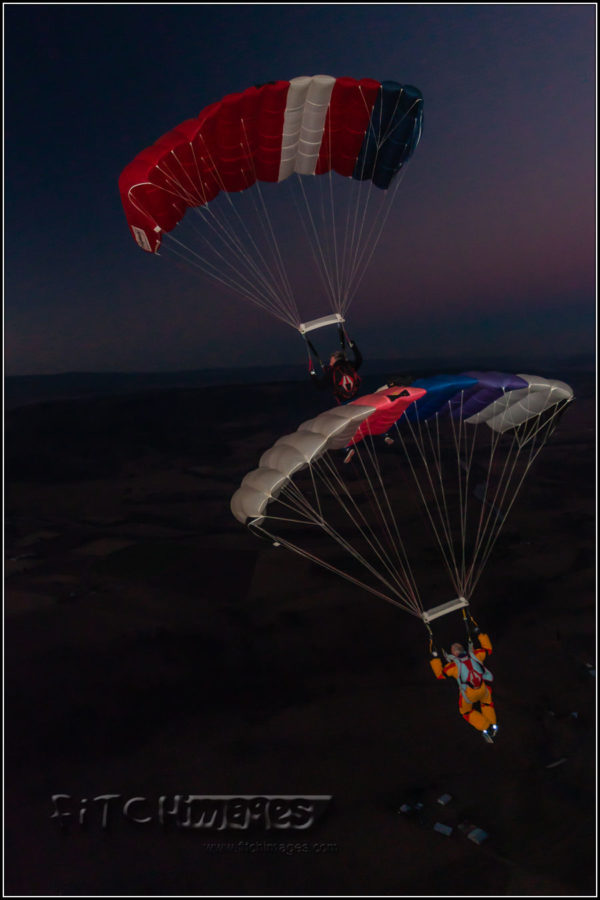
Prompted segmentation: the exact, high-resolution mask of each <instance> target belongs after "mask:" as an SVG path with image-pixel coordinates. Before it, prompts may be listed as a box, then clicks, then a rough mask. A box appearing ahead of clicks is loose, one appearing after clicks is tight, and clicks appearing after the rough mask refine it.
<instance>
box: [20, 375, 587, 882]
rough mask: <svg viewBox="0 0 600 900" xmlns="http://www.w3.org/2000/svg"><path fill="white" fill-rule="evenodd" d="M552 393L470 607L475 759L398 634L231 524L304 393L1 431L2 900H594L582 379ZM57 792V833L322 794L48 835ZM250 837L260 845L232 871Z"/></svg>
mask: <svg viewBox="0 0 600 900" xmlns="http://www.w3.org/2000/svg"><path fill="white" fill-rule="evenodd" d="M558 377H561V376H560V375H559V376H558ZM567 380H569V381H570V382H571V383H572V384H573V386H574V388H575V390H576V396H577V401H576V403H574V404H572V406H571V407H570V408H569V410H568V411H567V413H566V414H565V415H564V417H563V419H562V421H561V423H560V426H559V429H558V431H557V432H556V434H555V436H554V438H553V439H552V441H551V444H550V445H549V446H548V447H547V448H546V451H545V454H544V458H543V461H542V459H541V458H540V464H539V467H537V468H536V470H535V471H534V473H532V476H531V479H530V481H529V485H528V487H527V489H526V490H525V491H524V493H523V495H522V496H521V498H520V502H519V503H518V504H517V506H516V507H515V509H514V510H513V512H512V515H511V519H510V522H509V523H508V524H507V526H506V531H505V533H504V535H503V538H502V540H501V541H500V542H499V544H498V546H497V548H496V551H497V552H496V553H495V554H494V555H493V557H492V559H491V560H490V563H489V565H488V567H487V570H486V574H485V575H484V577H483V579H482V581H481V583H480V585H479V588H478V598H477V601H476V604H475V601H474V611H476V613H477V615H476V618H477V619H478V621H479V622H480V624H481V625H482V626H484V627H485V628H486V630H489V632H490V634H491V636H492V640H493V642H494V650H495V652H494V655H493V657H492V661H491V663H492V662H493V666H492V665H491V663H490V665H491V667H492V668H493V671H494V674H495V677H496V690H495V699H496V704H497V709H498V713H499V721H500V723H501V726H502V730H501V733H500V736H499V738H498V740H497V742H496V744H494V745H493V746H489V745H487V744H485V743H484V742H483V741H481V739H480V738H479V736H478V735H477V734H476V733H475V732H474V731H473V730H472V729H471V728H470V727H469V726H468V725H466V724H465V723H464V722H463V721H462V720H461V719H460V717H459V716H458V715H457V712H456V689H455V688H454V686H452V685H446V684H441V683H437V682H435V680H434V679H433V677H432V675H431V672H430V670H429V665H428V661H427V660H428V656H427V642H426V640H425V632H424V629H423V628H422V626H421V625H420V624H419V622H418V620H417V619H415V618H413V617H411V616H410V615H406V614H404V613H402V612H400V611H398V610H396V609H394V608H393V607H391V606H388V605H387V604H385V603H383V602H381V601H378V600H377V599H375V598H373V597H371V596H369V595H367V594H364V593H362V592H361V591H360V590H359V589H358V588H354V587H353V586H351V585H348V584H347V583H345V582H342V581H341V580H337V579H336V578H335V576H333V575H329V574H328V573H327V572H325V571H323V570H321V569H318V568H316V567H315V566H311V565H310V564H309V563H307V562H305V561H303V560H302V559H300V558H297V557H293V556H290V555H287V554H285V553H283V552H282V551H281V550H279V551H278V550H275V549H274V548H272V547H271V546H270V544H267V543H263V542H261V541H259V540H257V539H256V538H254V537H253V536H251V535H250V534H249V533H248V532H247V531H246V530H245V529H244V528H243V527H242V526H241V525H240V524H239V523H238V522H237V521H236V520H235V519H234V518H233V517H232V515H231V513H230V510H229V498H230V496H231V495H232V493H233V492H234V491H235V489H236V488H237V486H238V485H239V482H240V480H241V478H242V477H243V475H244V474H245V473H246V472H247V471H249V470H250V469H251V468H254V467H255V466H256V465H257V462H258V458H259V456H260V453H261V452H262V451H263V450H264V449H266V448H267V447H268V446H270V444H271V443H272V442H273V440H274V439H275V438H276V437H278V436H279V435H281V434H284V433H286V432H287V431H292V430H294V429H295V428H296V427H297V425H298V424H299V423H300V422H301V421H303V420H304V419H306V418H310V417H312V416H314V415H316V412H317V411H318V409H315V396H314V394H313V393H312V392H311V391H310V390H308V389H307V386H306V385H304V384H290V385H283V384H271V385H262V386H260V385H251V386H245V387H243V388H240V389H237V388H235V387H232V386H227V387H208V388H204V389H191V388H189V389H184V388H182V389H178V390H175V389H173V390H148V391H146V392H143V393H133V394H128V395H121V396H113V397H110V396H103V397H96V398H87V399H79V400H70V401H62V402H54V403H43V404H37V405H32V406H28V407H22V408H17V409H13V410H12V411H10V412H9V413H8V414H7V417H6V420H5V456H6V490H5V503H6V510H5V522H6V526H5V530H6V536H5V551H6V564H5V574H6V588H5V613H6V619H5V623H6V637H5V652H6V667H5V684H6V689H5V701H6V714H5V725H6V733H5V797H6V799H5V826H6V846H5V849H6V863H5V891H6V893H8V894H33V895H41V894H71V895H85V894H117V895H119V894H125V895H128V894H141V895H150V894H154V895H165V894H174V895H178V894H179V895H181V894H192V895H210V894H217V895H223V894H234V895H236V894H242V895H248V894H254V895H256V894H272V895H290V894H316V895H323V894H341V895H344V894H346V895H347V894H369V895H377V894H383V895H411V894H412V895H461V894H469V895H476V896H496V895H509V894H510V895H540V896H541V895H557V894H558V895H565V894H576V895H583V894H589V895H593V894H594V893H595V871H596V865H595V863H596V825H595V822H596V753H595V750H596V712H595V710H596V702H595V701H596V681H595V676H593V675H591V674H590V665H592V666H594V667H595V653H596V650H595V481H594V478H595V474H594V472H595V468H594V462H595V421H594V409H595V402H594V379H593V376H592V375H581V376H578V377H575V376H573V377H572V378H570V379H567ZM328 405H329V403H328V402H324V403H323V404H322V405H321V408H326V407H327V406H328ZM475 606H476V610H475ZM586 664H587V666H586ZM572 713H576V715H572ZM561 760H562V762H560V764H558V765H555V766H552V765H551V764H552V763H558V762H559V761H561ZM57 793H64V794H70V795H71V796H72V797H73V798H74V804H75V806H74V809H75V813H76V814H77V811H78V809H79V805H80V800H81V799H82V798H92V797H95V796H98V795H101V794H106V793H115V794H120V795H122V797H123V799H126V798H130V797H135V796H141V797H145V798H148V804H147V805H146V807H145V808H146V809H147V810H151V812H152V814H153V815H154V813H155V810H156V806H157V802H158V797H159V796H160V795H169V796H171V795H174V794H177V793H179V794H193V793H195V794H205V795H206V794H212V795H217V794H236V793H240V794H246V795H247V794H262V793H265V794H285V795H290V794H294V795H305V794H309V795H315V794H317V795H321V794H326V795H329V794H330V795H332V796H333V800H332V803H331V805H330V806H329V807H328V809H327V810H326V811H325V813H324V815H323V817H322V818H321V820H320V821H319V822H318V823H317V824H316V825H315V826H314V827H313V828H312V829H311V830H309V831H306V832H293V833H292V832H278V833H276V834H274V833H273V832H272V831H270V832H265V831H259V832H256V833H254V834H253V835H252V836H251V837H249V836H248V833H247V832H227V831H226V832H221V833H215V832H203V831H200V830H190V829H187V830H186V829H176V828H174V827H168V828H167V829H166V830H164V829H162V828H161V826H160V825H159V824H158V822H157V821H156V816H155V815H154V818H153V821H152V822H150V823H148V824H144V825H142V824H135V823H133V822H131V821H128V820H125V819H124V817H123V816H121V815H119V814H118V813H115V814H114V815H113V816H112V819H111V822H110V826H109V827H108V828H107V829H102V828H101V827H100V823H99V821H98V817H97V815H94V814H93V813H90V814H89V819H88V821H87V823H86V825H85V826H84V827H79V826H78V825H77V824H76V823H75V824H72V825H71V826H70V827H69V828H67V829H65V830H61V829H60V828H59V826H58V823H57V821H56V820H55V819H52V818H51V814H52V811H53V805H52V801H51V796H52V795H53V794H57ZM443 793H449V794H451V795H452V800H451V802H450V803H449V804H448V805H447V806H441V805H439V804H437V803H436V802H435V801H436V798H437V797H439V796H440V795H441V794H443ZM417 800H420V801H421V802H422V803H423V808H422V810H421V811H420V813H415V814H413V815H412V816H411V815H401V814H398V813H397V810H398V808H399V806H400V805H401V804H402V803H405V802H407V803H409V804H414V803H415V802H416V801H417ZM89 805H90V806H91V803H90V804H89ZM151 807H152V808H151ZM435 822H441V823H445V824H449V825H451V826H453V829H454V830H453V833H452V834H451V835H450V836H445V835H443V834H440V833H438V832H436V831H434V830H433V825H434V823H435ZM464 822H470V823H473V824H475V825H477V826H479V827H481V828H483V829H484V830H485V831H486V832H488V834H489V838H488V839H487V841H486V842H485V843H483V844H481V845H480V846H478V845H476V844H475V843H473V842H472V841H470V840H467V838H466V837H465V835H464V834H463V833H462V832H461V831H460V830H459V828H458V826H459V825H460V824H461V823H464ZM282 835H283V837H282ZM250 839H252V840H253V841H256V842H259V843H260V842H262V844H263V846H262V847H261V846H257V845H254V846H253V851H252V852H250V850H249V849H248V848H247V852H234V849H235V848H234V847H233V846H232V843H233V842H235V845H236V848H237V850H238V851H240V849H241V848H240V845H239V844H237V842H238V841H239V840H250ZM215 841H228V842H230V846H229V848H225V849H222V852H214V851H215V848H214V847H213V848H211V847H210V846H209V844H210V842H215ZM267 841H269V842H272V843H274V842H278V843H281V842H282V841H285V844H286V849H287V852H285V851H281V850H277V849H275V850H269V849H267V848H265V846H264V843H265V842H267ZM290 845H296V846H295V848H294V847H293V846H290ZM331 845H335V847H332V846H331Z"/></svg>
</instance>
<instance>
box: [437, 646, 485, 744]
mask: <svg viewBox="0 0 600 900" xmlns="http://www.w3.org/2000/svg"><path fill="white" fill-rule="evenodd" d="M476 633H477V637H478V638H479V644H480V647H478V649H477V650H475V649H474V647H473V644H471V643H470V642H469V646H468V648H467V649H465V648H464V646H463V645H462V644H459V643H456V644H452V646H451V648H450V653H445V654H444V655H445V657H446V660H447V662H446V664H445V665H443V664H442V661H441V659H440V657H439V654H438V651H437V650H435V649H434V650H433V651H432V654H431V659H430V661H429V662H430V665H431V668H432V669H433V674H434V675H435V677H436V678H439V679H444V678H455V679H456V682H457V684H458V710H459V712H460V714H461V716H462V717H463V719H464V720H465V721H466V722H468V723H469V725H472V726H473V727H474V728H476V729H477V731H480V732H481V734H482V735H483V738H484V739H485V740H486V741H487V742H488V743H492V742H493V740H494V737H495V736H496V734H497V732H498V725H497V724H496V710H495V709H494V702H493V700H492V691H491V688H490V684H491V682H492V681H493V680H494V676H493V675H492V673H491V672H490V671H489V669H487V668H486V666H485V665H484V661H485V659H486V658H487V657H488V656H489V655H490V654H491V652H492V642H491V641H490V639H489V636H488V635H487V634H481V633H480V632H479V631H478V630H477V631H476ZM476 705H477V706H479V709H474V706H476Z"/></svg>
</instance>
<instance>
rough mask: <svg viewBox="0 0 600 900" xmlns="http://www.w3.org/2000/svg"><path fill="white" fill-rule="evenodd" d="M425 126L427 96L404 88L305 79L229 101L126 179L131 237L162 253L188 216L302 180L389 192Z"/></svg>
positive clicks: (138, 162) (160, 143)
mask: <svg viewBox="0 0 600 900" xmlns="http://www.w3.org/2000/svg"><path fill="white" fill-rule="evenodd" d="M422 120H423V98H422V95H421V92H420V91H419V90H418V89H417V88H415V87H412V86H411V85H400V84H398V83H397V82H395V81H383V82H380V81H375V80H373V79H371V78H362V79H360V80H356V79H354V78H334V77H332V76H329V75H314V76H301V77H298V78H292V79H291V80H290V81H274V82H269V83H268V84H263V85H257V86H254V87H250V88H248V89H247V90H245V91H242V92H241V93H237V94H228V95H227V96H226V97H223V99H222V100H219V101H217V102H216V103H212V104H211V105H210V106H207V107H206V108H205V109H203V110H202V112H201V113H200V114H199V115H198V116H197V117H196V118H193V119H187V120H186V121H185V122H182V123H181V124H180V125H178V126H177V127H176V128H174V129H173V130H171V131H169V132H168V133H167V134H165V135H163V137H161V138H159V140H157V141H156V142H155V143H154V144H153V145H152V146H151V147H149V148H147V149H146V150H143V151H142V152H141V153H140V154H138V156H136V157H135V159H134V160H133V161H132V162H131V163H130V164H129V165H128V166H127V167H126V168H125V169H124V170H123V172H122V173H121V177H120V178H119V190H120V193H121V200H122V202H123V207H124V210H125V216H126V218H127V222H128V224H129V227H130V229H131V233H132V235H133V237H134V239H135V240H136V241H137V243H138V244H139V246H140V247H142V249H144V250H147V251H148V252H150V253H155V252H156V251H157V250H158V248H159V246H160V243H161V235H162V232H163V231H171V230H172V229H173V228H174V227H175V226H176V225H177V223H178V222H179V221H180V220H181V219H182V217H183V216H184V215H185V212H186V210H187V209H188V208H189V207H194V206H204V205H205V204H207V203H210V201H211V200H213V199H214V198H215V197H216V196H217V195H218V194H219V193H220V192H221V191H225V192H231V191H244V190H246V189H247V188H249V187H251V186H252V185H253V184H255V182H256V181H267V182H280V181H283V180H285V179H286V178H288V177H289V176H290V175H292V174H294V173H297V174H298V175H320V174H323V173H325V172H329V171H334V172H337V173H338V174H340V175H344V176H347V177H349V178H354V179H358V180H371V181H372V182H373V184H374V185H375V186H376V187H378V188H382V189H386V188H387V187H389V185H390V182H391V181H392V179H393V178H394V176H395V174H396V173H397V172H398V171H399V170H400V169H401V168H402V166H403V165H404V164H405V163H406V162H407V160H408V159H410V157H411V156H412V153H413V151H414V149H415V147H416V146H417V144H418V142H419V138H420V136H421V129H422Z"/></svg>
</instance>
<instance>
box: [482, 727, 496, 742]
mask: <svg viewBox="0 0 600 900" xmlns="http://www.w3.org/2000/svg"><path fill="white" fill-rule="evenodd" d="M481 736H482V738H483V739H484V741H487V743H488V744H493V743H494V738H493V737H492V726H491V725H490V727H489V728H486V729H485V731H482V732H481Z"/></svg>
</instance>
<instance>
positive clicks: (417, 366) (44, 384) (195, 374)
mask: <svg viewBox="0 0 600 900" xmlns="http://www.w3.org/2000/svg"><path fill="white" fill-rule="evenodd" d="M595 365H596V361H595V358H594V356H593V355H592V354H588V355H585V356H583V355H582V356H578V357H569V358H566V359H563V360H550V361H545V362H542V361H540V360H538V361H535V362H532V361H531V360H530V361H529V362H527V363H525V362H524V360H523V358H522V357H521V358H510V357H504V358H500V357H498V358H487V359H476V358H473V359H471V360H464V359H463V360H461V361H460V363H457V361H456V360H440V359H439V358H437V359H426V358H424V357H423V358H414V359H410V360H407V359H404V360H402V359H370V360H366V361H365V363H364V365H363V368H362V370H361V375H362V376H363V382H364V388H365V390H367V391H368V390H374V389H375V388H376V387H378V386H379V384H380V383H382V382H383V381H385V379H386V378H387V377H389V376H391V375H393V374H400V373H410V374H411V375H413V376H419V375H426V374H432V373H435V372H440V371H446V372H461V371H465V370H470V369H484V370H488V371H489V370H501V371H513V372H523V371H525V372H527V373H532V372H534V371H535V372H539V374H541V375H544V376H546V377H555V378H563V379H565V380H568V378H569V373H575V372H581V373H592V372H594V371H595ZM306 377H307V372H306V365H305V364H299V365H279V366H250V367H246V368H235V369H225V368H223V369H197V370H194V371H183V372H62V373H60V374H57V375H9V376H6V378H5V380H4V400H5V405H6V408H7V409H14V408H16V407H18V406H25V405H28V404H31V403H43V402H49V401H55V400H67V399H73V398H76V397H88V396H100V395H114V394H124V393H136V392H138V391H146V390H161V389H165V390H166V389H173V388H196V387H207V386H209V385H228V384H261V383H269V382H284V381H302V380H304V379H305V378H306Z"/></svg>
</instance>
